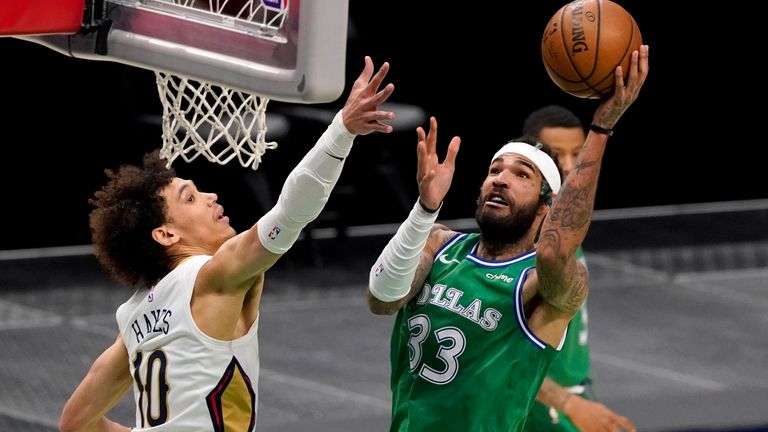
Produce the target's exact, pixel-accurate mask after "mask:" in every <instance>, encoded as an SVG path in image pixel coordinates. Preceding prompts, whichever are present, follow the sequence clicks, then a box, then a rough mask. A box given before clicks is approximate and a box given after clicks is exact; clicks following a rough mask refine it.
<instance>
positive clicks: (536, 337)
mask: <svg viewBox="0 0 768 432" xmlns="http://www.w3.org/2000/svg"><path fill="white" fill-rule="evenodd" d="M647 74H648V47H647V46H642V47H641V48H640V50H639V52H635V53H633V55H632V61H631V64H630V71H629V78H628V79H627V82H626V85H625V83H624V80H623V79H622V78H621V69H620V68H617V70H616V89H615V92H614V94H613V95H612V96H611V97H610V98H608V99H606V100H604V101H603V102H602V103H601V104H600V106H599V107H598V108H597V110H596V112H595V114H594V116H593V119H592V126H590V133H589V134H588V135H587V138H586V141H585V142H584V146H583V148H582V150H581V151H580V153H579V158H578V160H577V163H576V167H575V169H574V170H573V171H572V172H571V173H570V174H569V175H568V176H567V177H566V179H565V181H564V182H563V183H562V188H561V180H560V176H559V173H558V169H557V166H556V164H555V162H554V161H553V160H552V158H551V157H550V155H548V154H547V153H546V148H539V147H540V146H533V145H530V143H526V142H523V141H517V142H511V143H508V144H506V145H504V146H503V147H502V148H501V149H500V150H499V151H497V152H496V154H495V155H494V156H493V158H492V159H491V165H490V167H489V169H488V174H487V176H486V178H485V180H484V181H483V184H482V186H481V189H480V197H479V199H478V203H477V210H476V213H475V218H476V219H477V221H478V225H479V227H480V234H479V235H464V234H461V233H456V232H453V231H450V230H449V229H448V228H446V227H443V226H440V225H434V222H435V220H436V219H437V214H438V210H439V208H440V206H441V204H442V201H443V198H444V197H445V195H446V193H447V192H448V190H449V188H450V185H451V181H452V179H453V172H454V167H455V161H456V155H457V153H458V150H459V144H460V139H459V138H458V137H455V138H454V139H453V140H452V141H451V143H450V144H449V146H448V154H447V156H446V158H445V161H444V162H443V163H442V164H441V163H439V160H438V157H437V153H436V142H437V121H436V120H435V119H434V118H432V119H431V120H430V128H429V133H428V134H425V132H424V130H423V129H421V128H418V129H417V133H418V147H417V149H418V170H417V181H418V185H419V201H418V203H416V205H415V206H414V208H413V210H412V211H411V214H410V215H409V217H408V219H406V221H405V222H404V223H403V224H402V225H401V226H400V228H399V229H398V232H397V233H396V234H395V236H394V237H393V238H392V240H391V241H390V242H389V244H388V245H387V246H386V247H385V248H384V250H383V251H382V253H381V255H380V256H379V258H378V259H377V260H376V262H375V263H374V265H373V267H372V268H371V273H370V279H369V289H368V293H369V295H368V300H369V307H370V309H371V311H372V312H374V313H376V314H393V313H395V312H397V318H396V320H395V327H394V329H393V333H392V346H391V362H392V365H391V366H392V379H391V386H392V424H391V427H390V431H413V432H416V431H419V432H421V431H438V430H439V431H462V432H463V431H506V432H508V431H521V430H523V425H524V423H525V420H526V416H527V414H528V412H529V410H530V409H531V406H532V404H533V401H534V398H535V397H536V393H537V392H538V390H539V387H540V385H541V382H542V380H543V379H544V377H545V376H546V374H547V372H548V370H549V367H550V365H551V362H552V360H553V358H554V357H555V355H556V352H557V349H559V348H560V347H561V346H562V344H563V342H564V341H565V339H566V329H567V327H568V323H569V321H570V320H571V318H572V317H573V316H574V315H575V314H576V312H578V310H579V309H580V308H581V305H582V304H583V302H584V300H585V299H586V296H587V292H588V284H587V282H588V280H587V272H586V269H585V268H584V266H583V265H582V264H581V263H579V262H578V260H577V257H576V250H577V248H578V247H579V245H580V244H581V243H582V241H583V240H584V237H585V235H586V233H587V229H588V227H589V221H590V218H591V215H592V209H593V206H594V198H595V191H596V189H597V179H598V176H599V173H600V166H601V161H602V156H603V152H604V150H605V146H606V143H607V141H608V137H609V136H610V134H611V133H612V128H613V126H614V125H615V124H616V122H617V121H618V120H619V118H620V117H621V115H622V114H623V113H624V112H625V111H626V109H627V108H628V107H629V106H630V105H631V104H632V103H633V102H634V101H635V100H636V98H637V96H638V94H639V91H640V88H641V87H642V85H643V82H644V81H645V78H646V76H647ZM553 196H555V198H554V200H552V198H553Z"/></svg>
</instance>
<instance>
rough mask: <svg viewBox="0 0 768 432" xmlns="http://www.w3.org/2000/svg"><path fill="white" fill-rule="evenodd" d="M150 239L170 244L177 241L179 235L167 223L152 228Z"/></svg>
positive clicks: (162, 243)
mask: <svg viewBox="0 0 768 432" xmlns="http://www.w3.org/2000/svg"><path fill="white" fill-rule="evenodd" d="M152 239H153V240H154V241H156V242H158V243H160V244H161V245H163V246H171V245H173V244H175V243H176V242H178V241H179V236H178V235H176V234H175V233H174V232H173V230H171V229H169V228H168V226H167V225H161V226H159V227H157V228H155V229H153V230H152Z"/></svg>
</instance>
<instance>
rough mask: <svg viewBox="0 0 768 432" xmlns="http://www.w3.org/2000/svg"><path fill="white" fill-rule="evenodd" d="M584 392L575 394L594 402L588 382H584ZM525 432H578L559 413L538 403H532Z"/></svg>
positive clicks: (563, 415)
mask: <svg viewBox="0 0 768 432" xmlns="http://www.w3.org/2000/svg"><path fill="white" fill-rule="evenodd" d="M582 385H583V386H584V391H583V392H581V393H575V394H577V395H579V396H581V397H583V398H585V399H589V400H595V397H594V394H593V393H592V386H591V382H590V381H589V380H587V381H585V382H584V384H582ZM525 431H526V432H579V430H578V429H577V428H576V426H574V425H573V423H571V421H570V420H569V419H568V417H567V416H566V415H565V414H563V413H562V412H560V411H557V410H555V409H554V408H551V407H550V406H549V405H544V404H542V403H539V402H534V403H533V408H531V411H530V412H529V413H528V419H527V420H526V421H525Z"/></svg>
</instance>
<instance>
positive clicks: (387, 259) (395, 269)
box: [368, 202, 439, 302]
mask: <svg viewBox="0 0 768 432" xmlns="http://www.w3.org/2000/svg"><path fill="white" fill-rule="evenodd" d="M438 210H439V209H438ZM438 213H439V211H436V212H434V213H430V212H427V211H426V210H424V209H423V208H422V207H421V204H419V203H418V202H416V205H414V206H413V210H411V213H410V214H409V215H408V219H406V220H405V222H403V224H402V225H400V228H398V230H397V233H395V236H394V237H392V239H391V240H390V241H389V243H387V246H386V247H384V250H383V251H381V255H379V258H378V259H377V260H376V262H375V263H374V264H373V267H371V273H370V275H369V277H368V289H370V290H371V294H373V296H374V297H376V298H377V299H379V300H381V301H383V302H393V301H396V300H400V299H401V298H403V297H405V296H406V295H408V292H409V291H410V289H411V283H412V282H413V276H414V275H415V274H416V267H418V265H419V256H420V255H421V252H422V250H423V249H424V246H425V245H426V244H427V239H428V238H429V233H430V231H431V230H432V224H434V223H435V220H437V214H438Z"/></svg>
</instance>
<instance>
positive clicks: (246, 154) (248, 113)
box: [155, 72, 277, 170]
mask: <svg viewBox="0 0 768 432" xmlns="http://www.w3.org/2000/svg"><path fill="white" fill-rule="evenodd" d="M155 75H156V78H157V91H158V92H159V93H160V100H161V101H162V103H163V147H162V149H161V150H160V157H162V158H164V159H166V160H168V165H169V166H170V165H171V164H172V163H173V161H174V160H176V158H178V157H179V156H181V157H182V159H184V160H185V161H187V162H190V161H192V160H194V159H196V158H197V157H198V156H200V155H203V156H204V157H205V158H206V159H207V160H208V161H210V162H216V163H218V164H222V165H224V164H226V163H228V162H229V161H231V160H232V159H235V158H237V160H238V161H239V162H240V164H241V165H242V166H244V167H250V168H252V169H254V170H255V169H257V168H258V167H259V164H260V163H261V156H262V155H263V154H264V152H265V151H266V150H267V149H273V148H275V147H277V143H274V142H266V133H267V126H266V114H265V112H266V109H267V103H268V102H269V99H268V98H266V97H263V96H258V95H254V94H250V93H245V92H241V91H237V90H233V89H230V88H226V87H221V86H218V85H214V84H211V83H206V82H200V81H196V80H193V79H189V78H184V77H180V76H177V75H173V74H170V73H165V72H155Z"/></svg>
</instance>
